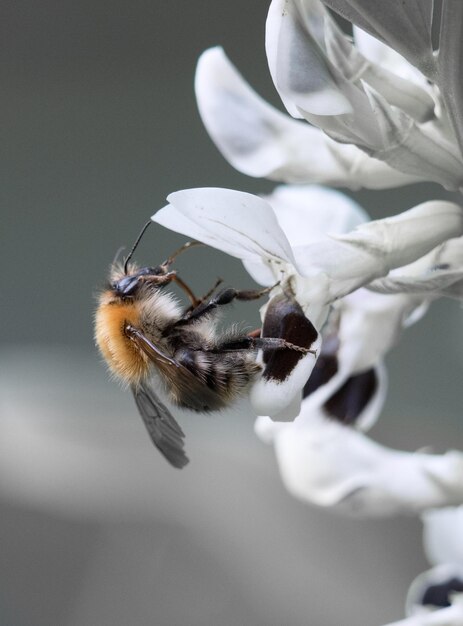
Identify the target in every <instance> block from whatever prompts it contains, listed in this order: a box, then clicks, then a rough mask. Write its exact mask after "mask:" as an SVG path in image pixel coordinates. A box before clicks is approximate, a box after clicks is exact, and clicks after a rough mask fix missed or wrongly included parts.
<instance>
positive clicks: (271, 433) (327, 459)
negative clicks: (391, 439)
mask: <svg viewBox="0 0 463 626" xmlns="http://www.w3.org/2000/svg"><path fill="white" fill-rule="evenodd" d="M306 407H307V405H306V403H305V401H303V403H302V411H301V416H300V417H299V418H297V419H296V421H295V422H294V423H292V424H283V423H278V424H274V423H272V422H271V420H269V419H268V418H259V419H258V420H257V422H256V432H257V434H261V435H262V437H263V439H264V440H267V441H269V440H271V439H273V443H274V446H275V452H276V456H277V460H278V465H279V469H280V473H281V477H282V479H283V482H284V484H285V486H286V488H287V489H288V490H289V491H290V492H291V493H292V494H293V495H294V496H296V497H298V498H300V499H302V500H305V501H306V502H309V503H311V504H316V505H318V506H321V507H328V506H329V507H335V508H336V510H338V511H340V512H343V513H347V514H351V515H354V516H358V517H381V516H387V515H395V514H399V513H402V514H403V513H409V514H415V513H418V512H421V511H423V510H426V509H428V508H433V507H442V506H451V505H453V504H456V503H459V502H461V501H462V499H463V485H462V482H461V472H462V471H463V454H461V453H459V452H455V451H452V452H447V453H446V454H444V455H432V454H423V453H408V452H401V451H397V450H391V449H389V448H386V447H384V446H381V445H379V444H377V443H375V442H374V441H372V440H370V439H368V438H367V437H365V435H363V434H362V433H360V432H357V431H355V430H353V429H351V428H347V427H345V426H342V425H340V424H338V423H336V422H334V421H330V420H327V419H326V418H325V417H324V416H323V415H322V414H321V413H320V412H318V413H317V412H316V411H315V410H314V409H313V408H312V407H310V414H307V413H306V411H307V410H309V409H308V408H306Z"/></svg>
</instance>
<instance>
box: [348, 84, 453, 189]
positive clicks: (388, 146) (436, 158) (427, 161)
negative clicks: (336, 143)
mask: <svg viewBox="0 0 463 626" xmlns="http://www.w3.org/2000/svg"><path fill="white" fill-rule="evenodd" d="M364 90H365V92H366V94H367V96H368V98H369V100H370V104H371V107H372V110H373V112H374V114H375V116H376V119H377V124H378V127H379V128H380V130H381V136H382V137H381V141H380V142H378V143H377V145H376V146H375V147H373V146H370V147H368V146H366V147H365V149H366V150H367V152H368V154H370V155H371V156H373V157H376V158H378V159H382V160H383V161H385V162H386V163H388V164H389V165H390V166H391V167H394V168H395V169H398V170H402V171H404V172H407V173H408V174H412V175H427V176H428V178H429V179H430V180H433V181H435V182H438V183H440V184H441V185H443V186H444V187H445V188H446V189H450V190H456V189H459V188H460V187H461V186H462V184H463V175H462V161H461V155H460V154H459V151H458V149H457V148H456V146H455V145H454V144H452V143H450V142H449V141H447V140H446V139H445V138H444V137H443V135H442V133H441V132H440V130H439V129H438V128H437V127H436V126H435V125H433V124H432V123H428V124H423V125H420V126H418V125H417V124H416V123H415V122H414V120H413V119H412V118H411V117H409V116H408V115H406V114H405V113H404V112H403V111H400V110H399V109H396V108H391V107H390V106H389V104H388V103H387V102H386V100H385V99H384V98H383V97H382V96H381V95H380V94H379V93H378V92H376V91H375V90H374V89H372V88H371V87H370V86H369V85H366V84H364ZM358 145H360V147H362V146H361V144H360V143H359V144H358Z"/></svg>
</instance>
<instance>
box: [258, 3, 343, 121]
mask: <svg viewBox="0 0 463 626" xmlns="http://www.w3.org/2000/svg"><path fill="white" fill-rule="evenodd" d="M312 8H313V7H312ZM314 8H315V9H317V8H318V11H317V14H316V15H315V16H313V19H314V21H316V22H317V24H320V23H322V22H323V20H324V16H323V13H324V8H323V6H322V5H321V4H319V3H314ZM306 26H307V22H306V21H305V19H304V7H303V3H302V2H298V1H297V0H296V1H289V2H288V0H273V1H272V3H271V5H270V9H269V13H268V17H267V26H266V38H265V45H266V50H267V58H268V63H269V69H270V74H271V75H272V78H273V82H274V83H275V87H276V88H277V90H278V92H279V94H280V96H281V99H282V100H283V103H284V104H285V106H286V108H287V109H288V112H289V113H290V114H291V115H293V116H294V117H300V114H299V112H298V108H300V109H303V110H304V111H308V112H311V113H314V114H316V115H338V114H341V113H347V112H351V111H352V107H351V104H350V103H349V100H348V99H347V98H346V97H345V96H344V95H343V93H342V91H341V90H340V89H339V88H338V86H337V84H336V80H335V78H334V76H333V68H332V67H330V64H329V62H328V60H327V59H326V58H325V57H324V55H323V54H322V53H321V52H320V38H319V36H320V29H317V28H313V29H312V30H311V31H309V30H308V29H307V28H306ZM317 39H318V40H317Z"/></svg>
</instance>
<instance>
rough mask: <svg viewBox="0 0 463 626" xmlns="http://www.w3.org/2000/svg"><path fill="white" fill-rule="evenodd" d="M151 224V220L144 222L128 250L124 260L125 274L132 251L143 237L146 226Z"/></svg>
mask: <svg viewBox="0 0 463 626" xmlns="http://www.w3.org/2000/svg"><path fill="white" fill-rule="evenodd" d="M150 224H151V220H150V221H149V222H146V224H145V225H144V226H143V228H142V229H141V232H140V234H139V235H138V237H137V239H136V241H135V243H134V244H133V246H132V250H130V252H129V254H128V255H127V256H126V257H125V261H124V274H127V265H128V263H129V261H130V259H131V258H132V255H133V253H134V252H135V250H136V248H137V246H138V244H139V243H140V240H141V238H142V237H143V235H144V234H145V230H146V229H147V228H148V226H149V225H150Z"/></svg>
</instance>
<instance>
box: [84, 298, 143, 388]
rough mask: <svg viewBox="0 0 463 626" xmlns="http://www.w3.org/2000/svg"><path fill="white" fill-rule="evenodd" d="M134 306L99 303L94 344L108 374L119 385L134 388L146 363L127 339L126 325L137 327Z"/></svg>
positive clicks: (136, 312) (137, 315)
mask: <svg viewBox="0 0 463 626" xmlns="http://www.w3.org/2000/svg"><path fill="white" fill-rule="evenodd" d="M139 321H140V319H139V312H138V310H137V308H136V307H135V306H134V304H132V303H130V304H122V303H115V302H113V303H105V302H103V303H101V304H100V306H99V307H98V309H97V312H96V315H95V341H96V344H97V346H98V348H99V350H100V352H101V354H102V355H103V357H104V359H105V360H106V363H107V364H108V367H109V369H110V370H111V372H112V373H113V374H114V375H115V376H116V377H117V378H119V379H120V380H121V381H122V382H124V383H126V384H128V385H136V384H137V383H139V382H140V381H141V379H142V378H144V377H145V376H146V374H147V373H148V369H149V361H148V358H147V357H146V355H145V354H144V353H142V352H141V351H140V350H139V349H138V348H137V347H136V346H135V344H134V343H133V342H132V341H131V340H130V339H129V338H128V337H127V336H126V334H125V332H124V328H125V326H126V325H127V324H130V325H132V326H134V327H136V328H137V327H139Z"/></svg>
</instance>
